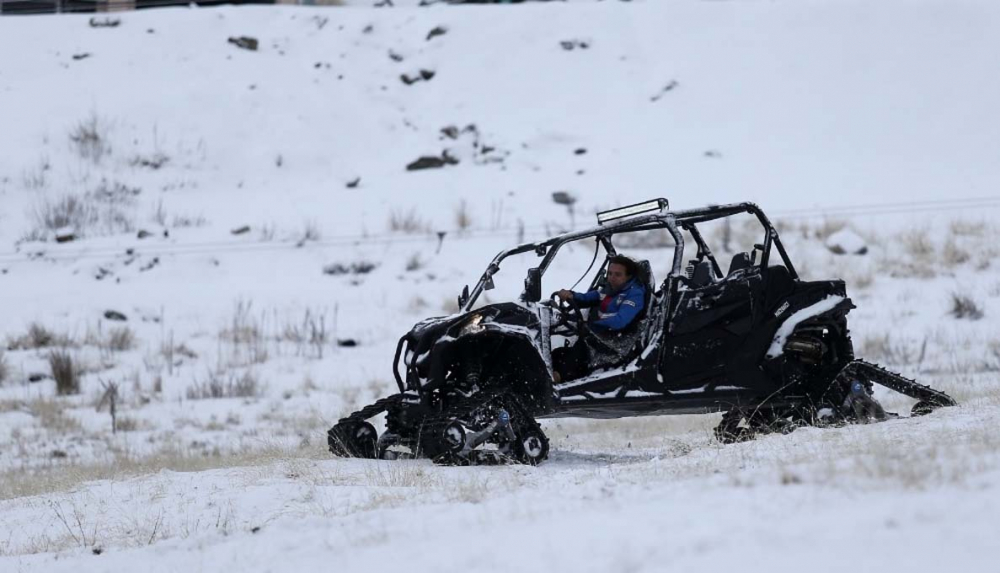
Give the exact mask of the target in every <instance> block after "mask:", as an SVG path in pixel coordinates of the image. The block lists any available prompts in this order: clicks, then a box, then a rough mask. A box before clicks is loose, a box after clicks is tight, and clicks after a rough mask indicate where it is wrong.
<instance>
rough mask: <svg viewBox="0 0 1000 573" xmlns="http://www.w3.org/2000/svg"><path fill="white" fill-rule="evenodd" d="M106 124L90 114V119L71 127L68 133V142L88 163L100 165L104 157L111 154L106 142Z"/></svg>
mask: <svg viewBox="0 0 1000 573" xmlns="http://www.w3.org/2000/svg"><path fill="white" fill-rule="evenodd" d="M109 131H110V127H109V125H108V123H107V122H106V121H104V120H102V119H101V118H99V117H98V116H97V114H96V113H92V114H91V115H90V117H88V118H86V119H84V120H83V121H81V122H80V123H78V124H76V125H75V126H73V128H71V129H70V131H69V141H70V144H71V146H72V147H73V148H74V149H75V150H76V153H77V154H78V155H79V156H80V157H82V158H83V159H86V160H88V161H93V162H94V163H100V162H101V159H102V158H104V156H105V155H108V154H109V153H111V142H110V141H108V132H109Z"/></svg>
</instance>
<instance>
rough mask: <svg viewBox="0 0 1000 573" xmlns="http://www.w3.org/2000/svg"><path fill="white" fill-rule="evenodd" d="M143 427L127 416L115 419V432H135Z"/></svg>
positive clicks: (137, 421) (143, 425)
mask: <svg viewBox="0 0 1000 573" xmlns="http://www.w3.org/2000/svg"><path fill="white" fill-rule="evenodd" d="M144 427H145V424H143V423H141V422H140V421H139V420H137V419H135V418H132V417H129V416H122V417H120V418H117V419H115V430H116V431H119V432H135V431H137V430H140V429H143V428H144Z"/></svg>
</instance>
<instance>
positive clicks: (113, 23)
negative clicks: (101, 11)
mask: <svg viewBox="0 0 1000 573" xmlns="http://www.w3.org/2000/svg"><path fill="white" fill-rule="evenodd" d="M121 23H122V21H121V20H119V19H118V18H105V19H103V20H98V19H97V18H91V19H90V27H91V28H117V27H118V25H119V24H121Z"/></svg>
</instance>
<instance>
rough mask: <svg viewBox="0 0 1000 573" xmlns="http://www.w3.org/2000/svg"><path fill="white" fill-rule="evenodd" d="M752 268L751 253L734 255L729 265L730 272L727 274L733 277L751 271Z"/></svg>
mask: <svg viewBox="0 0 1000 573" xmlns="http://www.w3.org/2000/svg"><path fill="white" fill-rule="evenodd" d="M751 266H753V265H752V264H751V263H750V253H746V252H743V253H736V254H735V255H733V260H732V262H730V263H729V272H728V273H726V276H727V277H729V276H732V275H733V273H735V272H738V271H742V270H743V269H749V268H750V267H751Z"/></svg>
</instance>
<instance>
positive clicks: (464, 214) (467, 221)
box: [455, 199, 472, 231]
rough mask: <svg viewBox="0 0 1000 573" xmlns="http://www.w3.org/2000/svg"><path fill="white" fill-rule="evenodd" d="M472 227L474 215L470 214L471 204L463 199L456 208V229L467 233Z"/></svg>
mask: <svg viewBox="0 0 1000 573" xmlns="http://www.w3.org/2000/svg"><path fill="white" fill-rule="evenodd" d="M471 226H472V214H471V213H470V212H469V203H468V202H467V201H466V200H465V199H462V200H461V201H460V202H459V203H458V207H455V227H457V228H458V230H459V231H465V230H467V229H468V228H469V227H471Z"/></svg>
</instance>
